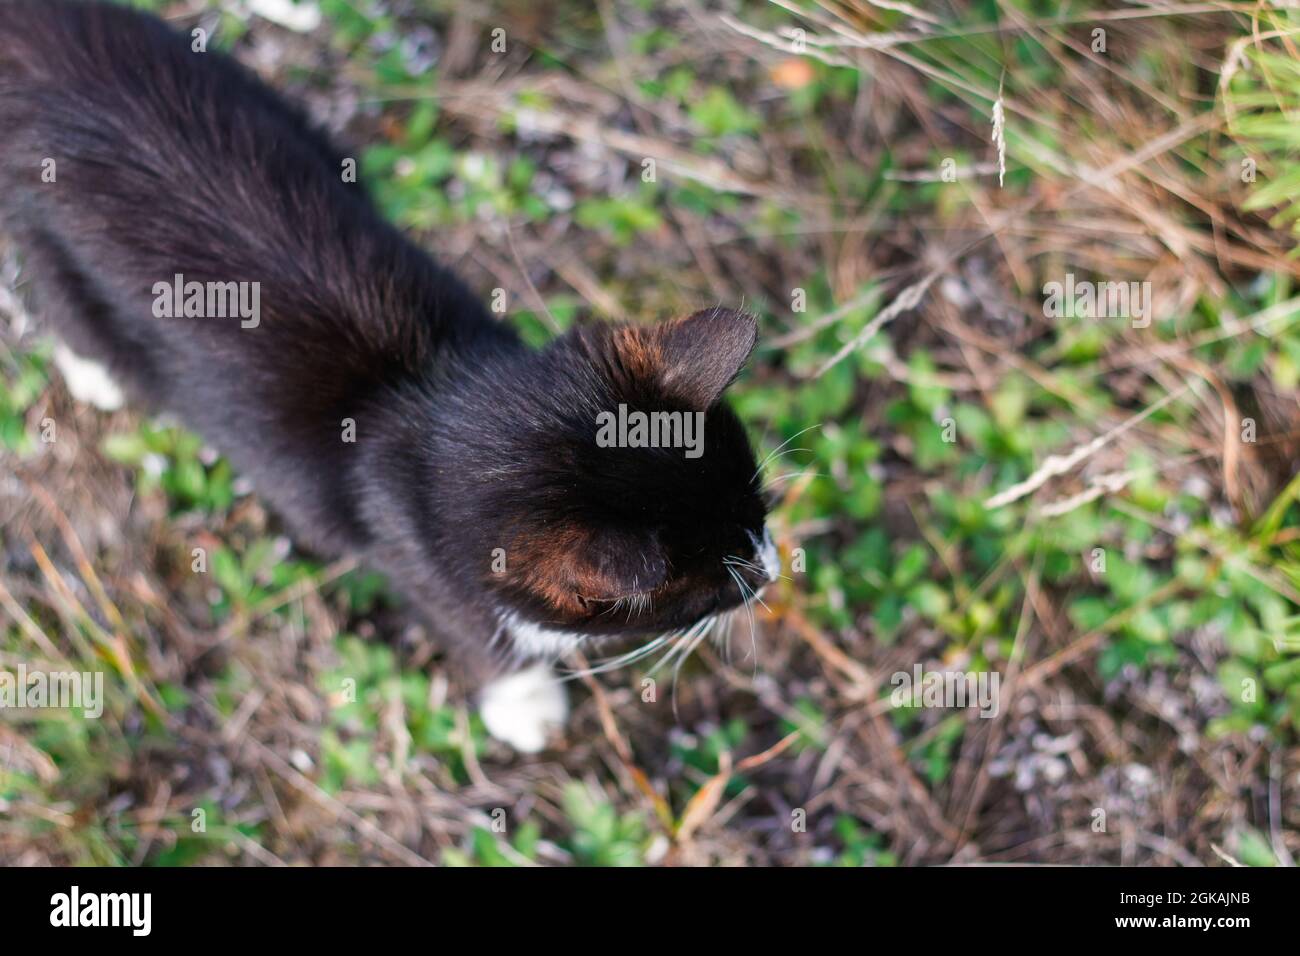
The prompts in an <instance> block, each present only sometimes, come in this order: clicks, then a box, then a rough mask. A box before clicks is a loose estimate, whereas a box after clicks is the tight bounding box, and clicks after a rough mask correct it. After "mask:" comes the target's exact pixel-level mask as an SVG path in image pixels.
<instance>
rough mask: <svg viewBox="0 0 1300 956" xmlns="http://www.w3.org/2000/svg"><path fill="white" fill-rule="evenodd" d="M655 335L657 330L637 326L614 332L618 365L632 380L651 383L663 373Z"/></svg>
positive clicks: (662, 359) (620, 328)
mask: <svg viewBox="0 0 1300 956" xmlns="http://www.w3.org/2000/svg"><path fill="white" fill-rule="evenodd" d="M657 333H658V330H657V329H653V328H644V327H642V326H639V325H625V326H621V327H619V328H617V329H615V330H614V334H613V336H612V342H613V345H614V353H615V354H616V355H617V356H618V361H619V365H620V366H622V368H623V370H624V371H625V372H626V373H627V374H628V375H629V376H631V377H632V378H634V379H639V380H642V381H652V380H655V379H657V378H658V377H659V376H660V375H661V374H662V373H663V368H664V354H663V349H662V348H661V347H660V344H659V336H658V334H657Z"/></svg>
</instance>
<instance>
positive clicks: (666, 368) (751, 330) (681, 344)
mask: <svg viewBox="0 0 1300 956" xmlns="http://www.w3.org/2000/svg"><path fill="white" fill-rule="evenodd" d="M654 332H655V339H656V342H657V344H658V346H659V354H660V356H661V363H662V366H661V370H660V373H659V377H660V381H661V382H662V383H663V386H664V388H665V389H666V390H667V391H668V392H669V393H671V394H673V395H676V396H677V397H679V398H680V399H681V400H682V401H684V402H686V403H687V404H688V405H689V406H690V407H691V408H696V409H700V410H705V409H708V408H709V407H710V406H711V405H712V404H713V403H714V402H716V401H717V400H718V399H719V398H720V397H721V396H722V392H723V390H724V389H725V388H726V387H727V386H728V385H730V384H731V383H732V382H733V381H735V378H736V376H737V375H739V374H740V370H741V369H742V368H743V367H744V365H745V360H746V359H748V358H749V353H750V352H752V351H753V350H754V343H755V342H757V341H758V321H757V320H756V319H755V318H754V317H753V316H752V315H749V314H748V313H746V312H736V311H734V310H732V309H721V308H718V309H705V310H703V311H702V312H696V313H694V314H692V315H688V316H686V317H685V318H682V319H674V320H673V321H671V322H665V323H664V324H663V325H660V326H657V327H656V328H655V330H654Z"/></svg>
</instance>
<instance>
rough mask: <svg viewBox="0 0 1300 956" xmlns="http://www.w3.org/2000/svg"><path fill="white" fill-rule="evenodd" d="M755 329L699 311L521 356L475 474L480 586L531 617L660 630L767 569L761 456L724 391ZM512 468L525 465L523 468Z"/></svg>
mask: <svg viewBox="0 0 1300 956" xmlns="http://www.w3.org/2000/svg"><path fill="white" fill-rule="evenodd" d="M756 335H757V327H756V322H755V320H754V318H753V317H752V316H749V315H746V314H743V313H739V312H733V311H730V310H727V309H709V310H706V311H703V312H697V313H695V314H693V315H690V316H687V317H685V318H680V319H675V320H672V321H669V322H665V323H663V324H660V325H657V326H638V325H627V324H597V325H587V326H580V327H578V328H575V329H573V330H571V331H570V332H569V333H568V334H566V335H564V336H562V337H560V338H559V339H557V340H556V341H554V342H553V343H551V344H550V345H549V346H548V347H547V348H546V349H545V350H543V351H542V352H541V353H538V354H537V355H535V357H534V358H535V361H534V362H532V363H530V367H529V369H528V373H527V375H526V381H523V382H520V383H518V384H519V388H520V390H522V391H525V392H527V393H528V401H529V402H530V407H529V410H528V412H527V414H526V415H522V416H521V415H519V414H517V413H516V414H512V415H510V416H509V418H511V419H512V420H513V421H514V422H515V426H514V429H515V430H514V433H513V434H512V435H511V436H509V437H508V438H507V439H506V441H505V442H504V445H498V449H499V450H502V449H503V450H504V456H508V458H509V460H508V461H507V460H505V457H503V458H502V459H499V462H500V468H501V469H503V473H504V474H509V476H510V477H508V478H506V479H505V480H504V481H502V482H501V483H500V484H497V483H496V482H497V480H498V476H497V475H485V476H484V479H483V480H484V482H486V483H487V485H488V487H487V488H486V489H485V494H486V496H487V498H488V500H489V502H490V504H489V508H490V509H491V510H492V512H493V514H492V516H491V519H492V520H494V521H495V522H496V528H495V538H494V540H497V541H499V542H500V544H501V549H502V550H501V552H499V553H498V557H499V559H500V560H499V561H498V562H497V563H496V564H495V565H494V566H492V567H491V568H489V569H488V570H487V573H486V575H485V578H484V583H486V584H487V586H488V587H489V588H490V589H491V590H492V591H493V592H494V593H495V596H496V599H497V601H498V604H499V606H501V607H502V609H503V610H505V611H506V612H507V613H510V614H512V615H514V616H515V619H516V620H522V621H524V622H527V623H529V624H532V625H535V626H538V627H545V628H554V629H562V630H564V631H568V632H578V633H585V634H617V633H640V634H650V633H665V632H670V631H675V630H679V629H682V628H685V627H688V626H690V625H692V624H694V623H696V622H698V621H701V620H702V619H705V618H708V617H710V616H712V615H716V614H719V613H721V612H724V611H727V610H730V609H733V608H736V607H739V606H741V605H742V603H743V602H744V601H745V599H746V597H747V596H750V595H752V594H754V593H755V592H757V591H759V590H761V589H762V588H763V587H764V586H765V585H766V584H768V583H769V582H770V581H772V580H774V579H775V577H776V575H777V573H778V569H779V562H778V559H777V555H776V549H775V547H774V546H773V544H772V539H771V536H770V535H769V534H768V532H767V529H766V526H765V519H766V514H767V509H766V506H765V503H764V499H763V494H762V488H761V484H760V477H759V474H758V471H759V468H758V464H757V463H756V461H755V460H754V453H753V450H752V449H751V448H750V444H749V441H748V438H747V437H746V434H745V430H744V428H743V426H742V425H741V423H740V421H739V419H737V417H736V415H735V414H734V413H733V412H732V411H731V409H730V408H728V407H727V405H726V404H725V402H723V401H722V400H721V398H722V393H723V390H724V389H725V388H726V387H727V386H728V385H729V384H730V383H731V382H732V380H733V379H734V378H735V377H736V375H737V374H738V373H739V372H740V370H741V368H742V366H743V365H744V364H745V361H746V359H747V358H748V357H749V354H750V352H751V351H752V349H753V348H754V343H755V339H756ZM521 467H522V469H523V470H520V469H521Z"/></svg>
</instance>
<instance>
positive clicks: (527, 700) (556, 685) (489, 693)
mask: <svg viewBox="0 0 1300 956" xmlns="http://www.w3.org/2000/svg"><path fill="white" fill-rule="evenodd" d="M479 713H480V714H481V715H482V716H483V723H484V724H486V725H487V729H488V733H490V734H491V735H492V736H493V737H495V738H496V739H497V740H500V741H503V742H505V743H508V744H509V745H510V746H511V747H514V748H515V750H518V751H519V752H520V753H526V754H535V753H537V752H538V751H539V750H541V749H542V748H543V747H545V746H546V738H547V737H548V736H550V733H551V731H553V730H558V729H560V728H562V727H563V726H564V721H565V719H566V718H567V717H568V716H569V701H568V698H567V696H566V695H565V692H564V685H563V684H561V683H560V682H559V681H558V680H556V679H555V675H554V674H553V673H552V672H551V669H550V667H548V666H547V665H545V664H535V665H533V666H532V667H528V668H525V669H524V670H521V671H515V673H513V674H507V675H506V676H504V677H498V678H497V679H496V680H494V681H492V682H491V683H490V684H488V685H487V686H486V687H484V688H483V691H482V694H481V696H480V698H479Z"/></svg>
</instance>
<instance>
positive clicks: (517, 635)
mask: <svg viewBox="0 0 1300 956" xmlns="http://www.w3.org/2000/svg"><path fill="white" fill-rule="evenodd" d="M501 624H502V626H503V627H504V628H505V630H506V633H507V634H509V636H510V641H511V642H512V644H513V645H514V649H515V651H516V652H517V653H518V655H519V656H520V657H521V658H525V659H529V660H546V661H554V660H558V659H559V658H561V657H563V656H564V655H565V654H567V653H569V651H572V650H574V649H575V648H577V647H578V646H579V645H580V644H581V643H582V642H583V641H584V640H586V639H587V635H586V634H578V633H576V632H574V631H561V630H557V629H555V628H550V627H543V626H542V625H540V624H534V623H533V622H532V621H525V620H524V619H523V618H521V617H520V616H519V615H518V614H516V613H515V612H514V611H508V612H507V613H505V614H504V615H502V617H501Z"/></svg>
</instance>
